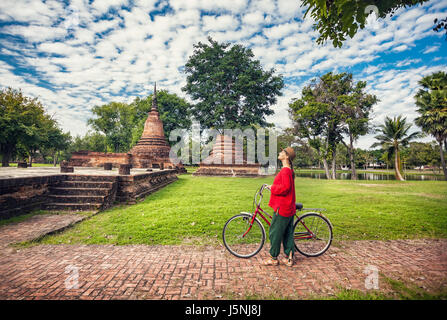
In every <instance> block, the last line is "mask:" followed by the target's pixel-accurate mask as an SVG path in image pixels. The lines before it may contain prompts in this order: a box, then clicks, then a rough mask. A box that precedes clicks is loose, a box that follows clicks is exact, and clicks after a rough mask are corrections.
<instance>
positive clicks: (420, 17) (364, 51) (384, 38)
mask: <svg viewBox="0 0 447 320" xmlns="http://www.w3.org/2000/svg"><path fill="white" fill-rule="evenodd" d="M446 11H447V1H445V0H431V1H429V2H428V3H426V4H424V5H423V6H420V5H418V6H416V7H413V8H411V9H400V10H399V11H397V12H396V14H395V15H394V16H393V17H392V18H390V17H387V18H386V19H379V20H376V19H375V17H374V15H371V16H370V18H369V19H368V25H367V28H366V29H364V30H361V31H360V32H358V33H357V34H356V35H355V37H354V38H353V39H349V40H348V41H346V42H345V43H344V44H343V47H342V48H334V47H333V46H332V44H331V43H330V42H328V43H326V44H325V45H317V44H316V42H315V40H316V38H317V37H318V33H317V32H316V31H313V30H312V25H313V23H314V21H313V20H312V19H311V18H310V17H309V16H308V17H306V19H303V16H304V12H305V8H304V7H300V1H291V0H225V1H223V0H161V1H160V0H94V1H92V0H90V1H89V0H74V1H70V2H69V1H52V0H47V1H44V0H42V1H41V0H2V1H1V2H0V87H1V88H4V87H8V86H11V87H13V88H21V89H22V91H23V92H24V93H25V94H26V95H30V96H34V97H39V99H40V100H41V101H42V102H43V103H44V105H45V106H46V107H47V109H48V112H49V113H50V114H55V116H56V118H57V119H58V121H59V123H60V125H61V127H62V128H63V130H64V131H70V132H71V133H72V134H73V135H75V134H84V133H86V132H87V130H88V127H87V124H86V123H87V119H88V118H90V117H91V116H92V115H91V112H90V110H91V109H92V107H93V106H95V105H100V104H105V103H108V102H110V101H123V102H130V101H132V100H133V99H134V98H135V97H137V96H139V97H144V96H147V95H148V94H150V93H152V90H153V84H154V82H155V81H156V82H157V87H158V88H160V89H167V90H169V91H171V92H174V93H176V94H178V95H180V96H182V97H185V98H187V99H188V100H189V98H188V97H187V96H185V94H184V93H183V92H182V91H181V87H182V86H184V85H185V83H186V82H185V78H186V76H185V74H184V73H182V69H183V66H184V65H185V63H186V61H187V60H188V57H189V56H190V55H191V54H192V52H193V44H196V43H198V42H199V41H202V42H205V41H206V38H207V37H208V36H212V37H213V38H214V39H215V40H217V41H219V42H230V43H239V44H243V45H245V46H247V47H250V48H252V50H253V52H254V54H255V57H256V59H259V60H260V61H261V63H262V64H263V66H264V67H265V68H275V69H276V70H277V72H278V73H280V74H282V75H283V77H284V80H285V84H286V85H285V87H284V89H283V96H282V97H280V98H279V99H278V103H277V104H276V105H275V106H273V109H274V111H275V115H274V116H271V117H269V119H268V120H269V121H272V122H274V123H275V124H277V125H278V126H279V127H282V128H285V127H287V126H289V125H290V121H289V118H288V114H287V107H288V103H289V102H290V101H291V99H292V98H298V97H300V95H301V88H302V87H303V86H304V85H307V84H308V83H309V82H310V80H311V79H312V78H315V77H318V76H321V75H323V74H325V73H327V72H330V71H333V72H351V73H352V74H353V77H354V80H355V81H359V80H364V81H367V83H368V86H367V91H368V92H369V93H372V94H375V95H377V97H378V98H379V99H380V100H381V101H380V103H378V104H377V105H376V106H375V108H374V121H375V122H377V123H380V122H382V121H383V119H384V117H385V116H386V115H388V116H395V115H398V114H403V115H405V116H407V117H408V119H409V120H413V119H414V118H415V116H416V114H415V105H414V98H413V97H414V95H415V93H416V91H417V90H418V88H419V85H418V80H420V79H421V78H422V77H423V76H425V75H428V74H431V73H433V72H435V71H439V70H444V71H445V70H447V55H446V52H447V41H446V36H445V33H442V32H439V33H436V32H434V31H433V30H432V28H433V20H434V19H435V18H443V17H445V16H446ZM425 140H427V139H425ZM373 141H374V139H373V138H372V136H371V135H370V136H366V137H363V138H361V139H360V140H359V142H358V144H357V146H359V147H362V148H368V147H369V146H370V145H371V144H372V142H373Z"/></svg>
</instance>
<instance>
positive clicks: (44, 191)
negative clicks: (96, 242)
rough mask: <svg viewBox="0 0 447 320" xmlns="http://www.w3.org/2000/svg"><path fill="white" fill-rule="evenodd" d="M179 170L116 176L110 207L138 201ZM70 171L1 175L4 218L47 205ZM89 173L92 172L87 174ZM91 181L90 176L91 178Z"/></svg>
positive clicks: (0, 217)
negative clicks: (39, 175)
mask: <svg viewBox="0 0 447 320" xmlns="http://www.w3.org/2000/svg"><path fill="white" fill-rule="evenodd" d="M176 173H177V172H176V170H162V171H154V172H147V173H142V174H136V175H129V176H127V175H126V176H115V178H116V184H117V187H116V188H117V190H116V193H114V199H106V201H107V202H108V203H107V204H105V206H104V207H108V206H110V205H111V204H113V203H115V202H121V203H135V202H136V200H138V199H140V198H143V197H145V196H147V195H149V194H150V193H152V192H154V191H156V190H158V189H160V188H163V187H164V186H166V185H168V184H169V183H171V182H173V181H175V180H177V175H176ZM67 177H68V175H64V174H61V175H53V176H43V177H25V178H13V179H0V220H3V219H8V218H11V217H14V216H20V215H23V214H26V213H29V212H31V211H33V210H38V209H43V210H44V209H46V207H45V205H46V204H47V203H48V196H49V195H50V187H52V186H57V185H58V184H59V183H60V182H62V181H65V180H67ZM85 177H88V176H85ZM87 181H88V180H87Z"/></svg>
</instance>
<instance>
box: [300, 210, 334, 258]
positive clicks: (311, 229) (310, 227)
mask: <svg viewBox="0 0 447 320" xmlns="http://www.w3.org/2000/svg"><path fill="white" fill-rule="evenodd" d="M294 230H295V231H294V240H295V248H296V249H297V250H298V251H299V252H300V253H302V254H304V255H306V256H318V255H321V254H322V253H324V252H325V251H326V250H327V249H328V248H329V246H330V244H331V242H332V227H331V225H330V223H329V222H328V221H327V219H325V218H324V217H322V216H320V215H319V214H316V213H308V214H304V215H303V216H301V217H299V219H298V220H297V222H296V223H295V229H294Z"/></svg>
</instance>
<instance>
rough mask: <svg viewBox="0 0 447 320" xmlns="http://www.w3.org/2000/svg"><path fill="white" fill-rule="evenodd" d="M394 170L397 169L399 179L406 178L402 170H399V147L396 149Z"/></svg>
mask: <svg viewBox="0 0 447 320" xmlns="http://www.w3.org/2000/svg"><path fill="white" fill-rule="evenodd" d="M394 171H395V174H396V179H397V180H399V181H405V179H404V178H403V177H402V175H401V173H400V170H399V150H398V149H397V148H396V149H395V151H394Z"/></svg>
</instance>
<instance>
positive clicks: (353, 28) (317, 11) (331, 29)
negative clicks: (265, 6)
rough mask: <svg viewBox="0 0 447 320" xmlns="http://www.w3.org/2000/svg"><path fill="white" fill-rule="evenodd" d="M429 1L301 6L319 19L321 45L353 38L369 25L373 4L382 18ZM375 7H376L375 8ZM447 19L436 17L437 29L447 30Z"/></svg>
mask: <svg viewBox="0 0 447 320" xmlns="http://www.w3.org/2000/svg"><path fill="white" fill-rule="evenodd" d="M427 1H429V0H327V1H324V0H323V1H322V0H303V1H302V3H301V6H304V7H307V10H306V12H305V14H304V17H306V16H307V14H309V13H310V15H311V17H312V18H313V19H314V20H315V21H316V23H315V24H314V26H313V28H314V30H318V32H319V33H320V36H319V37H318V38H317V43H318V44H323V43H324V42H326V41H327V40H331V41H332V44H333V45H334V47H341V46H342V44H343V41H345V40H346V38H347V36H349V37H350V38H353V37H354V35H355V34H356V33H357V32H358V30H359V29H363V28H365V24H366V18H367V17H368V15H369V14H370V12H371V10H372V9H371V8H373V7H371V6H375V8H377V13H378V18H385V17H386V16H387V15H388V14H390V16H393V14H394V13H395V11H396V10H397V9H399V8H402V7H403V8H406V7H411V6H415V5H418V4H422V3H424V2H427ZM375 8H374V9H375ZM446 21H447V18H446V19H440V20H438V19H435V21H434V24H435V26H434V28H433V30H434V31H439V30H441V29H443V28H444V29H445V30H446V31H447V23H446Z"/></svg>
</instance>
